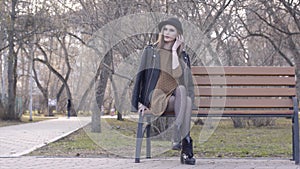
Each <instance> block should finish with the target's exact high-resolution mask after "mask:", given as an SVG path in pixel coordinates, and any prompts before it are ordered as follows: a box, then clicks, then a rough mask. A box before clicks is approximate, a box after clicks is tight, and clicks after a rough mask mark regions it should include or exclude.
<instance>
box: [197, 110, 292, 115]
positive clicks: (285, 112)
mask: <svg viewBox="0 0 300 169" xmlns="http://www.w3.org/2000/svg"><path fill="white" fill-rule="evenodd" d="M293 113H294V112H293V110H224V111H215V110H199V111H193V114H194V115H197V114H199V115H219V116H222V115H237V114H241V115H242V114H247V115H293Z"/></svg>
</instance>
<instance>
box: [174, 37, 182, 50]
mask: <svg viewBox="0 0 300 169" xmlns="http://www.w3.org/2000/svg"><path fill="white" fill-rule="evenodd" d="M183 42H184V39H183V36H182V35H178V36H177V37H176V41H175V43H174V45H173V47H172V50H173V51H174V50H175V51H176V50H177V49H178V47H179V46H180V45H181V44H183Z"/></svg>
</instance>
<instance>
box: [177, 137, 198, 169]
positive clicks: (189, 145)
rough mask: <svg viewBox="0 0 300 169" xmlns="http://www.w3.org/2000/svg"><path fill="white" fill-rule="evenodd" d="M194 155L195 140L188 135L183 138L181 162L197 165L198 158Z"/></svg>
mask: <svg viewBox="0 0 300 169" xmlns="http://www.w3.org/2000/svg"><path fill="white" fill-rule="evenodd" d="M193 156H194V154H193V140H192V138H191V137H189V136H188V137H186V138H184V139H183V140H182V150H181V156H180V162H181V164H189V165H195V163H196V160H195V158H194V157H193Z"/></svg>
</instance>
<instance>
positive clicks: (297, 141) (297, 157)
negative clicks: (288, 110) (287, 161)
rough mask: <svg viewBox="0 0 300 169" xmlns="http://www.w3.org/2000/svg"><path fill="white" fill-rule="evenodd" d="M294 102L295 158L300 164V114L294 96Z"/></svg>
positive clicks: (296, 162)
mask: <svg viewBox="0 0 300 169" xmlns="http://www.w3.org/2000/svg"><path fill="white" fill-rule="evenodd" d="M293 102H294V117H293V160H295V164H299V160H300V159H299V158H300V157H299V117H298V116H299V115H298V112H299V110H298V100H297V98H296V97H294V98H293Z"/></svg>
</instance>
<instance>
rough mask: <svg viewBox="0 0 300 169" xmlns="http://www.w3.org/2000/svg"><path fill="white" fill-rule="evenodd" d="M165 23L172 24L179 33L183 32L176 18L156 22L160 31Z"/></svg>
mask: <svg viewBox="0 0 300 169" xmlns="http://www.w3.org/2000/svg"><path fill="white" fill-rule="evenodd" d="M165 25H172V26H174V27H175V28H176V29H177V30H178V31H179V32H180V33H183V30H182V25H181V22H180V21H179V20H178V19H177V18H169V19H167V20H165V21H161V22H160V23H159V24H158V30H159V31H161V29H162V27H163V26H165Z"/></svg>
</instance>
